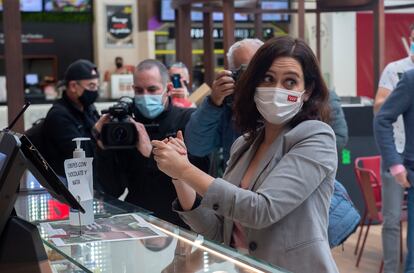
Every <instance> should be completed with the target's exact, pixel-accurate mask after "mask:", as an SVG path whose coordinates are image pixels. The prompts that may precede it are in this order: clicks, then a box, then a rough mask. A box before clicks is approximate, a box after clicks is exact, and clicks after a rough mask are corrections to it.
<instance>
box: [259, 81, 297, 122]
mask: <svg viewBox="0 0 414 273" xmlns="http://www.w3.org/2000/svg"><path fill="white" fill-rule="evenodd" d="M303 93H305V92H298V91H291V90H287V89H283V88H277V87H257V88H256V93H255V94H254V101H255V103H256V107H257V110H259V112H260V114H262V116H263V117H264V118H265V119H266V120H267V121H268V122H270V123H272V124H278V125H279V124H284V123H286V122H288V121H290V120H291V119H292V118H293V117H294V116H296V114H297V113H299V111H300V109H301V108H302V105H303V100H302V95H303Z"/></svg>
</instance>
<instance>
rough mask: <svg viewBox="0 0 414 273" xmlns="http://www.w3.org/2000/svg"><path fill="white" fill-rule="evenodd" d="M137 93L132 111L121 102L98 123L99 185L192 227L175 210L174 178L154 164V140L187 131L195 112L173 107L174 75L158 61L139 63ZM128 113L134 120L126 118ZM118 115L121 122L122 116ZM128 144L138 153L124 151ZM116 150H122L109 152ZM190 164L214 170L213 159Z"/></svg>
mask: <svg viewBox="0 0 414 273" xmlns="http://www.w3.org/2000/svg"><path fill="white" fill-rule="evenodd" d="M134 90H135V97H134V99H133V104H132V103H130V105H132V107H131V110H126V108H128V107H126V106H121V105H122V104H121V105H120V104H119V103H118V104H117V105H115V106H114V107H112V108H110V109H108V113H107V114H105V115H103V116H102V118H101V119H100V120H99V121H98V122H97V123H96V124H95V130H94V131H95V136H96V138H97V139H98V144H99V147H98V148H97V153H96V157H95V161H96V169H97V176H98V183H99V184H100V185H101V187H102V189H103V190H104V192H106V193H108V194H110V195H112V196H114V197H119V196H120V195H122V194H123V193H124V191H125V189H126V188H127V189H128V195H127V197H126V199H125V201H127V202H130V203H133V204H135V205H138V206H140V207H142V208H145V209H147V210H149V211H152V212H153V213H154V214H155V216H157V217H159V218H161V219H163V220H166V221H168V222H170V223H173V224H176V225H180V226H182V227H187V226H186V225H185V224H184V222H183V221H182V220H181V219H180V218H179V217H178V215H177V214H176V213H175V212H173V211H172V210H171V203H172V201H173V200H175V198H176V197H177V195H176V192H175V189H174V187H173V185H172V183H171V178H170V177H168V176H167V175H165V174H164V173H162V172H161V171H160V170H159V169H158V167H157V164H156V162H155V161H154V159H153V156H152V145H151V140H164V139H165V138H168V137H170V136H175V134H176V132H177V131H178V130H184V128H185V125H186V124H187V121H188V120H189V118H190V116H191V114H192V113H193V112H194V110H195V109H191V108H179V107H175V106H174V105H172V103H171V98H170V94H171V92H172V90H173V86H172V84H171V82H170V77H169V75H168V70H167V68H166V67H165V66H164V65H163V64H162V63H160V62H159V61H157V60H151V59H148V60H144V61H142V62H141V63H139V64H138V66H137V67H136V68H135V71H134ZM126 104H128V103H126ZM123 108H124V110H122V109H123ZM117 109H118V110H117ZM127 111H131V115H128V116H129V117H127V118H125V115H124V113H125V112H127ZM121 112H123V113H121ZM117 113H121V114H120V116H121V117H120V116H119V115H118V116H117V117H116V115H117ZM114 115H115V117H114ZM131 116H133V118H132V117H131ZM121 121H122V122H121ZM128 121H129V125H128V126H127V125H126V124H127V123H128ZM121 123H122V124H121ZM121 125H122V126H121ZM131 125H132V126H133V128H135V133H136V136H137V137H136V140H135V141H133V142H129V140H131V139H133V137H132V136H131V130H130V128H131ZM117 126H118V127H117ZM119 126H121V127H119ZM119 128H121V129H119ZM126 128H127V129H126ZM122 141H124V143H122ZM131 144H132V145H131ZM122 145H124V146H126V147H131V146H132V147H133V149H119V148H120V146H122ZM114 146H115V148H116V149H109V148H114ZM103 148H106V149H103ZM190 159H191V161H192V162H193V164H195V165H197V166H199V167H200V168H202V169H204V170H206V169H208V165H209V162H208V158H206V157H202V158H198V157H191V156H190Z"/></svg>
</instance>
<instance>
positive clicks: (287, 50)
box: [233, 36, 330, 140]
mask: <svg viewBox="0 0 414 273" xmlns="http://www.w3.org/2000/svg"><path fill="white" fill-rule="evenodd" d="M280 57H291V58H293V59H295V60H296V61H298V62H299V63H300V65H301V67H302V71H303V75H304V78H305V90H306V93H307V94H308V95H309V99H308V101H306V102H304V104H303V106H302V110H301V111H300V112H299V113H298V114H297V115H296V116H295V117H294V118H293V119H292V120H291V121H290V122H289V123H288V126H290V127H295V126H296V125H298V124H299V123H301V122H302V121H305V120H320V121H323V122H326V123H329V121H330V108H329V102H328V100H329V91H328V88H327V87H326V84H325V82H324V80H323V78H322V74H321V71H320V68H319V64H318V60H317V59H316V57H315V55H314V54H313V52H312V49H311V48H310V47H309V46H308V45H307V44H306V43H305V42H304V41H302V40H300V39H294V38H292V37H289V36H284V37H279V38H273V39H270V40H268V41H267V42H266V43H265V44H264V45H263V46H261V47H260V49H259V50H258V51H257V52H256V54H255V55H254V56H253V58H252V60H251V62H250V64H249V66H248V67H247V70H246V71H245V72H244V73H243V74H242V75H241V77H240V79H239V80H238V81H237V82H236V86H235V91H234V104H233V113H234V117H235V123H236V126H237V127H238V128H239V129H240V131H241V132H242V133H243V134H246V133H247V139H248V140H253V139H254V138H255V137H256V134H257V129H258V128H259V127H261V126H262V125H263V120H264V119H263V117H262V115H261V114H260V113H259V111H258V110H257V107H256V104H255V102H254V94H255V92H256V87H257V86H259V85H260V84H261V83H262V82H263V79H264V76H265V74H266V72H267V71H268V70H269V68H270V66H271V65H272V64H273V62H274V61H275V60H276V59H278V58H280Z"/></svg>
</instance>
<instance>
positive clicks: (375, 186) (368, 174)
mask: <svg viewBox="0 0 414 273" xmlns="http://www.w3.org/2000/svg"><path fill="white" fill-rule="evenodd" d="M380 169H381V157H380V156H370V157H358V158H356V159H355V165H354V170H355V175H356V177H357V182H358V185H359V187H360V189H361V192H362V197H363V199H364V204H365V211H364V214H363V217H362V219H361V224H360V230H359V235H358V241H357V244H356V247H355V252H354V254H355V255H356V254H357V253H358V248H359V243H360V239H361V235H362V232H363V227H364V224H365V222H366V221H368V224H367V229H366V231H365V235H364V239H363V241H362V245H361V249H359V255H358V259H357V262H356V267H358V266H359V262H360V260H361V257H362V253H363V252H364V247H365V242H366V239H367V236H368V232H369V228H370V226H371V224H372V222H374V221H375V222H378V223H382V221H383V218H382V213H381V207H382V199H381V173H380ZM405 219H406V214H403V213H402V214H401V221H403V220H405ZM402 245H403V244H402V225H401V222H400V260H401V262H402ZM383 265H384V261H382V262H381V266H380V270H379V272H382V268H383Z"/></svg>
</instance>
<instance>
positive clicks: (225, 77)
mask: <svg viewBox="0 0 414 273" xmlns="http://www.w3.org/2000/svg"><path fill="white" fill-rule="evenodd" d="M262 44H263V42H262V41H260V40H259V39H244V40H241V41H239V42H236V43H235V44H233V45H232V46H231V47H230V48H229V51H228V53H227V60H228V63H229V70H223V71H221V72H219V73H218V74H217V77H216V79H215V81H214V82H213V87H212V91H211V95H210V96H208V97H206V99H205V100H204V101H203V103H202V104H201V105H200V106H199V107H198V108H197V111H196V112H195V113H194V114H193V115H192V116H191V118H190V121H189V122H188V124H187V128H186V133H185V140H186V144H187V148H188V150H189V151H190V153H192V154H194V155H197V156H205V155H208V154H210V153H211V152H213V151H214V150H215V149H218V148H220V147H223V157H224V165H225V164H226V162H227V160H228V159H229V154H230V147H231V145H232V144H233V142H234V141H235V140H236V139H237V138H238V137H239V136H240V133H239V132H237V131H236V130H235V128H234V126H233V124H232V115H233V114H232V109H231V108H232V100H231V97H232V96H231V95H232V94H233V92H234V84H235V79H237V77H239V76H240V74H241V73H242V71H243V69H244V68H245V65H247V64H248V63H249V62H250V60H251V59H252V57H253V55H254V54H255V53H256V51H257V50H258V49H259V47H260V46H262ZM226 97H227V99H226ZM222 167H223V169H224V167H225V166H222Z"/></svg>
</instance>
